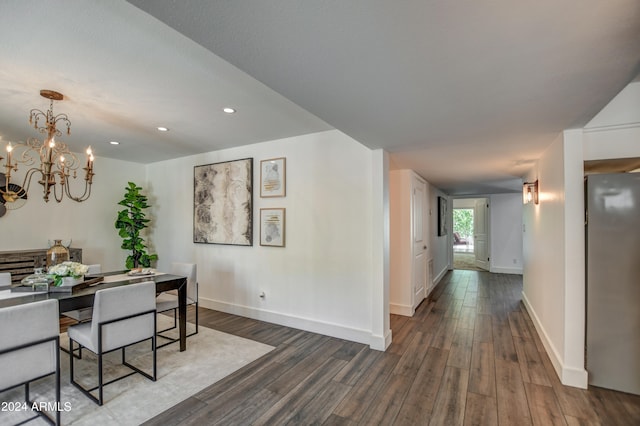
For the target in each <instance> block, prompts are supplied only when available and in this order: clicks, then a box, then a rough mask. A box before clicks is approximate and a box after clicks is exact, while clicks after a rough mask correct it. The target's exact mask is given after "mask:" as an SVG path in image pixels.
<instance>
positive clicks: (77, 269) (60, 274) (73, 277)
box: [47, 261, 89, 287]
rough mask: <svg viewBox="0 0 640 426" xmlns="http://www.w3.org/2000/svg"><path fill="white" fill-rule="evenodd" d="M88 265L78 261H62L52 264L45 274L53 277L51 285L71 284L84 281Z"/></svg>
mask: <svg viewBox="0 0 640 426" xmlns="http://www.w3.org/2000/svg"><path fill="white" fill-rule="evenodd" d="M88 269H89V267H88V266H87V265H83V264H82V263H78V262H70V261H66V262H62V263H60V264H58V265H54V266H52V267H50V268H49V269H48V270H47V275H50V276H51V277H52V278H53V285H54V286H56V287H60V286H73V285H75V284H78V283H81V282H83V281H84V275H85V274H86V273H87V270H88Z"/></svg>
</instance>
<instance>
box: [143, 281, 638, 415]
mask: <svg viewBox="0 0 640 426" xmlns="http://www.w3.org/2000/svg"><path fill="white" fill-rule="evenodd" d="M521 292H522V278H521V277H520V276H516V275H499V274H490V273H487V272H476V271H462V270H456V271H453V272H452V273H449V274H448V275H447V276H446V277H445V278H444V279H443V281H442V282H441V284H440V285H439V286H438V287H437V288H436V290H435V291H434V294H433V296H432V297H431V298H430V299H429V300H426V301H425V302H423V303H422V305H421V306H420V307H419V308H418V311H417V312H416V314H415V316H414V317H412V318H407V317H401V316H396V315H392V317H391V328H392V330H393V343H392V345H391V346H390V347H389V348H388V350H387V351H386V352H378V351H373V350H371V349H369V348H368V346H365V345H362V344H358V343H353V342H348V341H344V340H340V339H335V338H330V337H326V336H322V335H318V334H313V333H308V332H304V331H299V330H295V329H291V328H287V327H282V326H277V325H273V324H268V323H264V322H260V321H255V320H251V319H247V318H242V317H238V316H234V315H228V314H224V313H220V312H216V311H211V310H207V309H202V310H201V311H200V324H201V325H203V326H206V327H210V328H214V329H216V330H220V331H224V332H227V333H231V334H235V335H238V336H242V337H246V338H249V339H253V340H256V341H260V342H263V343H266V344H269V345H272V346H275V347H276V349H275V350H273V351H272V352H271V353H269V354H267V355H265V356H264V357H262V358H260V359H258V360H256V361H255V362H253V363H252V364H250V365H248V366H246V367H244V368H242V369H241V370H239V371H237V372H235V373H234V374H232V375H230V376H228V377H226V378H225V379H223V380H221V381H220V382H218V383H216V384H214V385H212V386H210V387H208V388H206V389H204V390H203V391H202V392H199V393H198V394H196V395H194V396H192V397H191V398H189V399H187V400H185V401H183V402H182V403H181V404H178V405H177V406H175V407H173V408H171V409H169V410H167V411H166V412H165V413H163V414H161V415H159V416H157V417H156V418H154V419H152V420H150V421H149V422H148V424H150V425H171V424H175V425H178V424H180V425H191V424H193V425H204V424H206V425H214V424H220V425H249V424H251V425H281V424H292V425H297V424H304V425H306V424H324V425H355V424H363V425H372V424H382V425H527V424H534V425H545V426H546V425H555V424H558V425H578V424H580V425H598V424H602V425H639V424H640V396H634V395H629V394H624V393H620V392H614V391H609V390H605V389H599V388H590V389H589V390H582V389H576V388H571V387H567V386H563V385H562V384H560V381H559V380H558V378H557V376H556V374H555V372H554V370H553V367H552V366H551V362H550V361H549V359H548V357H547V355H546V353H545V352H544V349H543V347H542V344H541V342H540V339H539V338H538V336H537V334H536V332H535V329H534V326H533V324H532V322H531V319H530V318H529V316H528V314H527V312H526V310H525V309H524V307H523V305H522V303H521V302H520V297H521ZM203 373H206V372H203Z"/></svg>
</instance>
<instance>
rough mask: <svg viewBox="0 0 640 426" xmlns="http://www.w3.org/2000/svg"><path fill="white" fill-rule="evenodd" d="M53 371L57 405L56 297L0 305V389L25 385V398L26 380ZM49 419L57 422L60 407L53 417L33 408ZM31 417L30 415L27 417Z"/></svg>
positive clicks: (37, 377)
mask: <svg viewBox="0 0 640 426" xmlns="http://www.w3.org/2000/svg"><path fill="white" fill-rule="evenodd" d="M51 374H55V393H56V399H55V402H56V403H57V404H56V405H57V406H58V407H59V406H60V325H59V323H58V301H57V300H55V299H51V300H43V301H39V302H33V303H26V304H24V305H17V306H10V307H7V308H2V309H0V392H4V391H5V390H8V389H11V388H14V387H17V386H20V385H24V392H25V402H26V403H27V404H28V406H29V408H32V407H34V406H36V405H34V403H33V402H32V401H30V399H29V383H30V382H32V381H34V380H38V379H41V378H43V377H46V376H49V375H51ZM36 414H37V415H36V416H35V417H33V419H35V418H37V417H38V416H42V417H43V418H44V419H45V420H47V421H49V422H50V423H54V424H57V425H59V424H60V410H57V411H56V414H55V420H53V419H52V418H51V417H49V416H48V415H47V414H46V413H45V412H43V411H39V410H36ZM30 420H31V419H30Z"/></svg>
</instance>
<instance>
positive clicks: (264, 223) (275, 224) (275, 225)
mask: <svg viewBox="0 0 640 426" xmlns="http://www.w3.org/2000/svg"><path fill="white" fill-rule="evenodd" d="M284 230H285V209H284V208H275V209H260V245H261V246H271V247H284Z"/></svg>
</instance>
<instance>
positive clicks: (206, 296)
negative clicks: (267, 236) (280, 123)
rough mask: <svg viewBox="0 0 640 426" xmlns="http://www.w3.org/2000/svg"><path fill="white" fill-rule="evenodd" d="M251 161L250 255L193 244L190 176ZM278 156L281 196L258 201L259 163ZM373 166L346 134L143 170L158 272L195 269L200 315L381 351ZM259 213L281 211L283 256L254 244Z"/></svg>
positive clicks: (305, 138) (310, 137)
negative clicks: (210, 311)
mask: <svg viewBox="0 0 640 426" xmlns="http://www.w3.org/2000/svg"><path fill="white" fill-rule="evenodd" d="M247 157H253V158H254V197H253V200H254V207H253V211H254V246H253V247H239V246H223V245H213V244H194V243H193V242H192V241H193V236H192V228H193V219H192V216H193V195H192V194H193V167H194V166H196V165H202V164H209V163H215V162H220V161H229V160H235V159H240V158H247ZM274 157H286V159H287V195H286V197H284V198H271V199H267V198H260V196H259V195H260V192H259V184H258V180H259V173H256V172H258V171H259V162H260V160H263V159H268V158H274ZM373 157H374V155H373V152H372V151H371V150H369V149H368V148H366V147H364V146H363V145H361V144H359V143H358V142H356V141H354V140H353V139H351V138H349V137H348V136H346V135H344V134H343V133H341V132H339V131H328V132H322V133H316V134H311V135H305V136H300V137H293V138H287V139H281V140H276V141H270V142H264V143H260V144H255V145H250V146H244V147H238V148H233V149H227V150H222V151H216V152H209V153H206V154H200V155H195V156H190V157H185V158H181V159H177V160H171V161H166V162H161V163H155V164H151V165H149V166H148V167H147V171H148V181H149V182H150V186H152V188H151V190H152V192H153V194H154V195H155V197H157V198H156V199H155V202H154V204H155V214H156V223H157V227H156V233H155V234H154V241H155V242H156V246H157V251H158V254H159V255H160V260H159V263H158V267H159V268H161V269H162V268H166V267H167V266H168V265H169V263H170V262H173V261H193V262H196V263H197V264H198V281H199V284H200V301H201V303H202V305H203V306H205V307H209V308H214V309H218V310H222V311H226V312H231V313H236V314H240V315H244V316H248V317H252V318H257V319H261V320H265V321H269V322H274V323H279V324H283V325H288V326H292V327H295V328H301V329H305V330H310V331H316V332H319V333H323V334H327V335H332V336H337V337H341V338H345V339H350V340H354V341H359V342H363V343H368V344H371V345H372V347H374V348H381V349H384V347H385V345H386V343H385V342H384V341H382V342H380V341H379V339H386V338H388V337H389V336H390V334H389V332H388V330H380V328H384V327H385V325H384V323H382V324H378V325H377V328H378V330H376V332H375V333H373V332H372V329H373V328H374V327H373V323H374V319H373V316H376V319H375V321H378V320H380V321H382V319H379V318H377V317H378V316H382V315H383V314H382V313H381V312H373V311H372V300H374V299H375V298H378V297H381V296H379V295H377V294H376V295H373V294H372V288H373V287H374V286H375V288H376V292H381V293H382V292H383V291H384V288H382V287H381V286H378V285H377V284H376V285H374V284H373V283H372V281H373V280H374V279H380V276H384V273H385V272H384V268H382V269H381V271H378V272H379V273H378V272H374V270H375V271H377V269H376V268H377V267H378V266H379V265H377V264H376V265H373V258H374V255H373V254H372V245H374V243H375V244H377V245H380V244H382V245H383V244H384V243H383V242H380V241H378V240H380V239H379V238H374V237H373V235H372V230H373V229H374V228H376V229H377V228H379V230H380V232H383V228H384V223H383V222H384V215H382V214H377V216H376V217H377V219H376V220H377V221H381V223H380V224H379V225H376V224H374V223H373V219H372V217H373V213H372V210H373V208H374V202H373V201H374V200H373V198H374V197H373V195H372V192H373V191H374V188H373V185H372V176H373V172H374V170H372V167H373V166H372V165H373V164H374V158H373ZM378 157H380V156H377V157H376V160H375V161H376V163H375V165H376V166H375V167H376V170H378V169H377V168H378V166H380V165H379V164H377V163H378V162H380V161H381V160H380V158H378ZM381 167H382V166H381ZM377 173H378V174H379V173H380V172H379V171H378V172H377ZM382 184H383V183H381V185H382ZM381 191H382V189H380V191H378V193H377V195H376V203H375V208H376V209H381V208H383V207H382V205H383V204H384V200H377V198H380V197H381V195H380V193H381ZM378 201H380V202H378ZM261 207H285V208H286V209H287V210H286V247H285V248H275V247H261V246H260V245H258V242H259V240H258V232H259V222H258V220H259V216H258V214H259V209H260V208H261ZM374 240H376V241H374ZM382 249H383V247H380V250H382ZM376 259H377V260H376V262H379V261H380V259H379V258H376ZM374 267H375V268H374ZM374 274H376V276H377V277H378V278H376V276H374ZM263 291H264V292H265V293H266V298H265V299H264V300H261V299H260V298H259V297H258V295H259V294H260V292H263ZM387 291H388V290H387ZM386 303H388V300H387V301H386ZM386 327H387V328H388V320H387V326H386ZM381 334H382V335H381ZM374 335H375V336H374ZM385 335H387V336H385ZM372 339H373V340H374V342H372ZM376 339H377V340H376Z"/></svg>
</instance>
